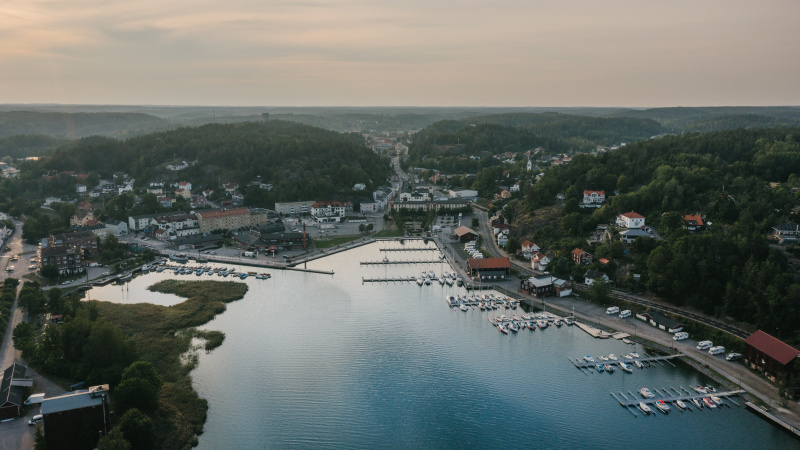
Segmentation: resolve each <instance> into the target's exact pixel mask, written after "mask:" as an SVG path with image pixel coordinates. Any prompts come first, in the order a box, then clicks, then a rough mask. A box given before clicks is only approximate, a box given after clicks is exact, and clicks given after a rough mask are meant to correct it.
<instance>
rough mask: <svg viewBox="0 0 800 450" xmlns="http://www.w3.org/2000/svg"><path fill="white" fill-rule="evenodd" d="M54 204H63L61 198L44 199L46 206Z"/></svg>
mask: <svg viewBox="0 0 800 450" xmlns="http://www.w3.org/2000/svg"><path fill="white" fill-rule="evenodd" d="M53 203H61V198H59V197H47V198H46V199H44V206H50V205H52V204H53Z"/></svg>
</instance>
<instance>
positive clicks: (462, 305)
mask: <svg viewBox="0 0 800 450" xmlns="http://www.w3.org/2000/svg"><path fill="white" fill-rule="evenodd" d="M460 309H461V310H462V311H464V312H466V311H467V310H469V308H467V305H465V304H463V303H462V304H461V306H460Z"/></svg>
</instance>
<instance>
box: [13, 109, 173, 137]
mask: <svg viewBox="0 0 800 450" xmlns="http://www.w3.org/2000/svg"><path fill="white" fill-rule="evenodd" d="M167 125H168V122H167V121H165V120H164V119H161V118H158V117H155V116H150V115H147V114H139V113H117V112H103V113H62V112H32V111H10V112H0V137H4V136H15V135H26V134H27V135H30V134H38V135H44V136H50V137H55V138H62V139H77V138H81V137H86V136H92V135H107V136H114V135H122V136H124V135H130V134H131V133H135V132H137V131H138V132H143V131H155V130H158V129H164V128H165V127H166V126H167Z"/></svg>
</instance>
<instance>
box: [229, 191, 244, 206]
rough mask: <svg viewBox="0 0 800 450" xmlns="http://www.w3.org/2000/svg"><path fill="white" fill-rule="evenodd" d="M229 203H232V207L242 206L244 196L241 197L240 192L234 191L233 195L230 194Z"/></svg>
mask: <svg viewBox="0 0 800 450" xmlns="http://www.w3.org/2000/svg"><path fill="white" fill-rule="evenodd" d="M231 201H232V202H233V204H234V205H236V206H241V205H243V204H244V195H242V193H241V192H239V191H236V192H234V193H233V194H231Z"/></svg>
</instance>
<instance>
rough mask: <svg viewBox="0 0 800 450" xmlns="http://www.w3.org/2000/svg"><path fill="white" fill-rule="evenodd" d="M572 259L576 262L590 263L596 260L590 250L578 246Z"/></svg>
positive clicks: (573, 252)
mask: <svg viewBox="0 0 800 450" xmlns="http://www.w3.org/2000/svg"><path fill="white" fill-rule="evenodd" d="M572 261H574V262H575V264H586V265H589V264H591V263H592V262H593V261H594V256H592V254H591V253H589V252H586V251H583V250H582V249H579V248H576V249H575V250H573V251H572Z"/></svg>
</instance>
